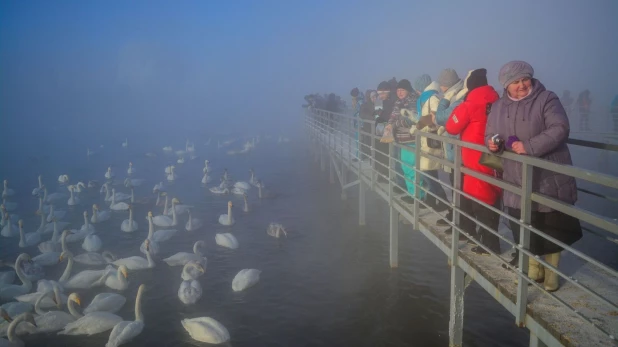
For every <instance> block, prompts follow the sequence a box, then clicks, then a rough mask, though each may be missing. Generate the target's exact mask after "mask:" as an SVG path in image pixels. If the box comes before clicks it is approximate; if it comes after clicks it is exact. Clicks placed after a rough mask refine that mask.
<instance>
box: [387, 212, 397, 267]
mask: <svg viewBox="0 0 618 347" xmlns="http://www.w3.org/2000/svg"><path fill="white" fill-rule="evenodd" d="M389 211H390V223H389V224H390V252H389V254H390V265H391V267H392V268H395V267H398V266H399V211H397V209H396V208H395V205H393V204H389Z"/></svg>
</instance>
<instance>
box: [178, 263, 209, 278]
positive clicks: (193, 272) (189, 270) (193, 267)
mask: <svg viewBox="0 0 618 347" xmlns="http://www.w3.org/2000/svg"><path fill="white" fill-rule="evenodd" d="M206 265H207V264H206V262H205V261H193V260H191V261H189V262H187V263H186V264H185V266H183V268H182V272H181V274H180V278H182V280H183V281H192V280H196V279H198V278H199V277H200V276H202V275H203V274H204V271H206V270H205V269H206Z"/></svg>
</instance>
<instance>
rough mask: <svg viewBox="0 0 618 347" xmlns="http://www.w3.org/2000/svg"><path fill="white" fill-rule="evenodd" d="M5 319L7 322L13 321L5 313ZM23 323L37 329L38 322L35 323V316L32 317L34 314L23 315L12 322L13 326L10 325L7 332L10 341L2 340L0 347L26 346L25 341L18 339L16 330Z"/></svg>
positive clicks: (26, 313)
mask: <svg viewBox="0 0 618 347" xmlns="http://www.w3.org/2000/svg"><path fill="white" fill-rule="evenodd" d="M3 318H4V319H6V320H7V321H11V319H10V317H8V315H5V314H4V312H3ZM22 322H24V323H29V324H32V325H33V326H34V327H35V328H36V322H35V321H34V316H32V313H30V312H25V313H22V314H21V315H19V316H17V317H16V318H15V319H14V320H12V321H11V324H9V328H8V330H7V335H8V338H9V339H8V340H5V339H2V340H0V346H6V347H22V346H25V345H26V344H25V343H24V341H22V340H21V339H20V338H18V337H17V335H16V334H15V329H17V326H18V325H19V324H21V323H22ZM4 341H6V342H4Z"/></svg>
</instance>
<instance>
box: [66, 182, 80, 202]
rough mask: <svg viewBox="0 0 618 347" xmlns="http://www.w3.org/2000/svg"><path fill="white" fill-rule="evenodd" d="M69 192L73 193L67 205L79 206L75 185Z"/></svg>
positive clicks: (70, 187)
mask: <svg viewBox="0 0 618 347" xmlns="http://www.w3.org/2000/svg"><path fill="white" fill-rule="evenodd" d="M69 191H70V192H71V197H70V198H69V200H68V201H67V205H69V206H75V205H77V204H79V198H78V197H76V196H75V186H73V185H71V186H69Z"/></svg>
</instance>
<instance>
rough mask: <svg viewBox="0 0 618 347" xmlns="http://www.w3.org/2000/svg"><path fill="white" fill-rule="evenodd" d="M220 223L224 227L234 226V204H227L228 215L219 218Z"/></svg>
mask: <svg viewBox="0 0 618 347" xmlns="http://www.w3.org/2000/svg"><path fill="white" fill-rule="evenodd" d="M219 223H220V224H223V225H233V224H234V217H232V202H231V201H229V202H228V203H227V214H222V215H220V216H219Z"/></svg>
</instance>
